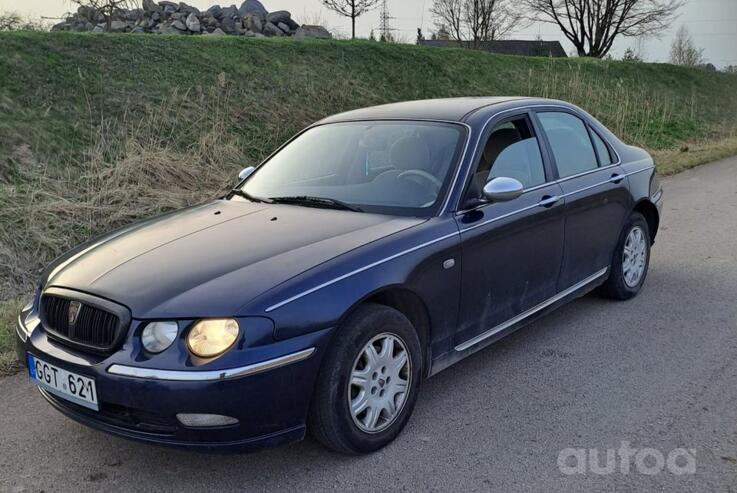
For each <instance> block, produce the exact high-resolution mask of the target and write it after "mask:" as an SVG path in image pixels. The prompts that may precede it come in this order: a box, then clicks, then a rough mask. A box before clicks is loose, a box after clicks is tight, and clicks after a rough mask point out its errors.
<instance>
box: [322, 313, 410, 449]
mask: <svg viewBox="0 0 737 493" xmlns="http://www.w3.org/2000/svg"><path fill="white" fill-rule="evenodd" d="M421 367H422V350H421V347H420V341H419V338H418V337H417V333H416V332H415V330H414V328H413V327H412V324H411V323H410V322H409V320H407V318H406V317H405V316H404V315H403V314H402V313H400V312H399V311H397V310H395V309H393V308H390V307H387V306H383V305H375V304H366V305H363V306H361V307H359V308H358V309H357V310H356V311H355V312H354V313H353V314H352V315H351V316H350V317H349V318H348V319H347V320H346V321H345V322H344V323H343V324H342V325H341V327H339V328H338V333H337V334H336V336H335V339H334V340H333V341H332V344H331V347H330V348H329V349H328V353H327V354H326V355H325V360H324V361H323V364H322V368H321V370H320V374H319V376H318V381H317V386H316V389H315V395H314V396H313V402H312V406H311V411H310V417H309V421H308V429H309V430H310V432H311V433H312V435H313V436H314V437H315V438H317V440H319V441H320V442H322V443H323V444H324V445H326V446H327V447H329V448H332V449H333V450H336V451H338V452H343V453H347V454H362V453H369V452H373V451H375V450H378V449H380V448H381V447H384V446H385V445H387V444H388V443H389V442H391V441H392V440H394V438H396V436H397V435H399V433H400V432H401V431H402V429H403V428H404V426H405V424H406V423H407V421H408V420H409V417H410V415H411V414H412V409H413V408H414V404H415V401H416V399H417V392H418V388H419V384H420V379H421V375H422V368H421Z"/></svg>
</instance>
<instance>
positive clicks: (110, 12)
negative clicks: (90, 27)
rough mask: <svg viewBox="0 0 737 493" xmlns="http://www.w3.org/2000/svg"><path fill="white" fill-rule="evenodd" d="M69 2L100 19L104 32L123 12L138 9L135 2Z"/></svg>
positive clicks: (105, 0) (98, 0)
mask: <svg viewBox="0 0 737 493" xmlns="http://www.w3.org/2000/svg"><path fill="white" fill-rule="evenodd" d="M71 2H72V3H73V4H76V5H79V6H80V7H82V8H83V9H87V10H89V11H90V12H93V13H95V14H96V15H98V16H100V17H102V19H103V22H105V30H106V31H109V30H110V26H111V24H112V22H113V20H114V19H115V18H116V17H117V16H119V15H122V14H123V12H124V11H125V10H129V9H133V8H136V7H138V1H137V0H71ZM78 12H79V11H78Z"/></svg>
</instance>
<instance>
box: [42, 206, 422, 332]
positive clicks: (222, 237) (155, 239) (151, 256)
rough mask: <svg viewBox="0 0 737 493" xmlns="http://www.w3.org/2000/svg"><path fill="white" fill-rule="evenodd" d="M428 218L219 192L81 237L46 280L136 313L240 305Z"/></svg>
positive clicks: (207, 311)
mask: <svg viewBox="0 0 737 493" xmlns="http://www.w3.org/2000/svg"><path fill="white" fill-rule="evenodd" d="M422 221H423V220H422V219H417V218H401V217H393V216H385V215H379V214H368V213H355V212H350V211H341V210H330V209H318V208H308V207H299V206H291V205H278V204H261V203H252V202H245V201H240V200H232V201H227V200H218V201H215V202H211V203H209V204H204V205H201V206H196V207H192V208H188V209H183V210H181V211H177V212H175V213H170V214H167V215H164V216H161V217H158V218H154V219H151V220H148V221H144V222H142V223H138V224H134V225H132V226H129V227H127V228H123V229H121V230H119V231H116V232H114V233H111V234H109V235H107V236H105V237H102V238H100V239H98V240H93V241H91V242H89V243H87V244H85V245H82V246H81V247H79V248H77V249H75V250H73V251H72V252H70V253H69V254H67V255H66V256H63V257H60V258H59V259H58V260H57V261H55V263H54V264H52V265H51V266H50V267H49V268H48V269H47V271H46V276H45V282H44V284H45V286H46V287H50V286H58V287H64V288H69V289H73V290H78V291H83V292H87V293H90V294H94V295H98V296H101V297H103V298H107V299H109V300H112V301H116V302H118V303H121V304H123V305H125V306H127V307H128V308H130V310H131V312H132V314H133V316H134V317H135V318H168V317H178V318H197V317H208V316H232V315H241V314H240V313H237V311H238V309H239V308H240V307H242V306H243V305H245V304H246V303H248V302H249V301H250V300H252V299H253V298H255V297H256V296H258V295H260V294H262V293H264V292H266V291H268V290H269V289H271V288H273V287H275V286H277V285H279V284H280V283H282V282H284V281H286V280H288V279H289V278H291V277H293V276H296V275H298V274H301V273H303V272H305V271H307V270H309V269H310V268H312V267H314V266H316V265H319V264H321V263H323V262H326V261H328V260H330V259H333V258H335V257H337V256H339V255H341V254H343V253H346V252H348V251H350V250H352V249H355V248H357V247H359V246H361V245H364V244H366V243H369V242H372V241H375V240H378V239H380V238H383V237H385V236H387V235H391V234H394V233H396V232H398V231H401V230H403V229H406V228H409V227H412V226H414V225H416V224H419V223H421V222H422Z"/></svg>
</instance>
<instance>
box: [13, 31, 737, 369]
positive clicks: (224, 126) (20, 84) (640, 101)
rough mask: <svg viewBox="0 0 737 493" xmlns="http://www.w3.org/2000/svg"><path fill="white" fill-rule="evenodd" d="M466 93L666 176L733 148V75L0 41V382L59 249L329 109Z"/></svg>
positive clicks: (647, 67)
mask: <svg viewBox="0 0 737 493" xmlns="http://www.w3.org/2000/svg"><path fill="white" fill-rule="evenodd" d="M478 95H488V96H492V95H519V96H540V97H551V98H557V99H563V100H567V101H571V102H573V103H575V104H578V105H579V106H581V107H582V108H584V109H586V110H587V111H589V112H590V113H592V114H593V115H594V116H596V117H597V118H599V119H600V120H601V121H602V122H603V123H604V124H606V125H607V126H609V128H611V129H612V130H613V131H614V132H615V133H617V134H618V135H620V137H622V138H623V139H624V140H625V141H626V142H629V143H632V144H636V145H640V146H643V147H646V148H648V149H650V150H651V151H653V152H654V155H655V157H656V161H657V163H658V168H659V170H660V171H661V172H663V173H664V174H668V173H672V172H677V171H679V170H682V169H685V168H688V167H692V166H695V165H697V164H700V163H702V162H706V161H709V160H713V159H718V158H720V157H725V156H727V155H731V154H735V153H737V140H735V139H736V138H735V130H736V129H737V76H736V75H727V74H720V73H709V72H704V71H699V70H694V69H687V68H681V67H674V66H671V65H666V64H639V63H626V62H616V61H602V60H587V59H549V58H524V57H511V56H502V55H490V54H487V53H481V52H475V51H469V50H460V49H438V48H430V47H418V46H410V45H394V44H384V43H370V42H366V41H355V42H352V41H326V40H294V39H251V38H243V37H213V38H208V37H196V36H165V35H158V36H154V35H140V36H137V35H130V34H120V35H113V34H105V35H93V34H77V33H22V32H15V33H0V374H2V373H4V372H5V373H7V372H9V371H12V370H13V369H14V368H16V366H15V363H14V354H13V351H12V343H13V337H14V329H13V324H14V320H15V316H16V315H17V313H18V310H19V309H20V304H21V303H20V301H19V299H21V298H22V297H23V296H24V295H25V294H26V293H28V292H30V291H32V290H33V288H34V285H35V281H36V279H37V276H38V274H39V272H40V270H41V269H42V268H43V266H45V265H46V264H48V262H50V261H51V259H53V258H54V257H55V256H57V255H58V254H60V253H61V252H63V251H64V250H66V249H68V248H69V247H71V246H73V245H75V244H77V243H79V242H81V241H84V240H86V239H88V238H89V237H91V236H93V235H96V234H99V233H101V232H104V231H108V230H111V229H113V228H115V227H117V226H120V225H122V224H125V223H128V222H131V221H132V220H134V219H136V218H140V217H145V216H150V215H153V214H156V213H159V212H161V211H164V210H168V209H172V208H176V207H181V206H184V205H188V204H192V203H196V202H199V201H202V200H205V199H207V198H208V197H211V196H213V195H215V194H216V193H218V191H219V190H222V189H223V187H225V186H227V185H228V184H229V183H232V178H233V177H234V176H235V174H236V173H237V171H238V170H239V169H240V168H242V167H243V166H244V165H246V164H252V163H256V162H258V161H259V160H261V159H262V158H263V157H264V156H265V155H267V154H268V153H270V152H271V151H272V150H273V149H274V148H276V147H277V146H278V145H279V144H280V143H281V142H283V141H284V140H285V139H286V138H288V137H289V136H290V135H292V134H294V133H295V132H297V131H298V130H299V129H301V128H303V127H304V126H306V125H308V124H309V123H311V122H313V121H315V120H318V119H320V118H322V117H325V116H327V115H330V114H333V113H336V112H340V111H345V110H350V109H354V108H358V107H363V106H369V105H374V104H381V103H387V102H393V101H401V100H409V99H424V98H437V97H449V96H478ZM686 145H688V147H689V151H688V152H681V151H680V150H679V149H681V148H684V147H685V146H686ZM19 297H21V298H19ZM3 300H5V301H3Z"/></svg>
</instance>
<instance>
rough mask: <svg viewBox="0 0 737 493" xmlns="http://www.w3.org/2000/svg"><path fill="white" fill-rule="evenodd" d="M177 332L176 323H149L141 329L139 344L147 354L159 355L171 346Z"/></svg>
mask: <svg viewBox="0 0 737 493" xmlns="http://www.w3.org/2000/svg"><path fill="white" fill-rule="evenodd" d="M178 332H179V326H178V325H177V323H176V322H151V323H149V324H148V325H146V327H144V328H143V332H142V333H141V342H142V343H143V347H144V348H146V351H148V352H149V353H160V352H161V351H163V350H164V349H166V348H168V347H169V346H171V343H172V342H174V339H176V338H177V333H178Z"/></svg>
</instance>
